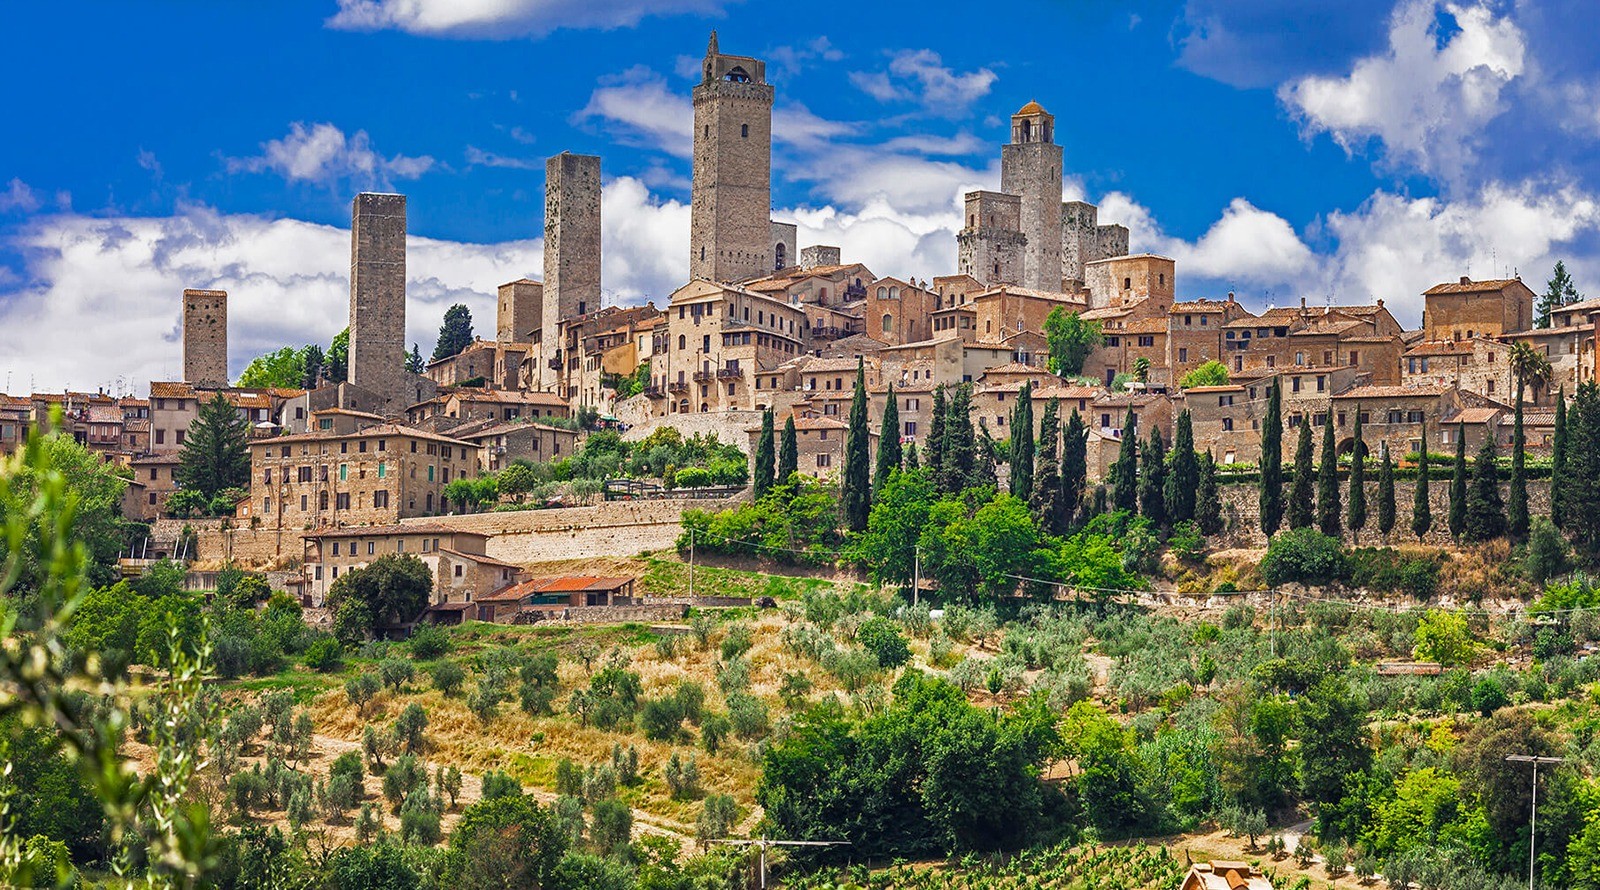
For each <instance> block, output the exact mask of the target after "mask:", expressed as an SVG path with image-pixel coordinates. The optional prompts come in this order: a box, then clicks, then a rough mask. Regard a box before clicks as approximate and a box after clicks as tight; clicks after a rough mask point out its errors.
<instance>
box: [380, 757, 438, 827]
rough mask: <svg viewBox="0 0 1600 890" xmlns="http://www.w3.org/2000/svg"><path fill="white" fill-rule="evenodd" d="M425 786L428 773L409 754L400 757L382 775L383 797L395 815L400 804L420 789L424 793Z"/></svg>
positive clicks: (398, 810)
mask: <svg viewBox="0 0 1600 890" xmlns="http://www.w3.org/2000/svg"><path fill="white" fill-rule="evenodd" d="M427 786H428V771H427V770H426V769H424V768H423V766H422V763H421V762H420V761H418V760H417V758H415V757H413V756H412V755H410V754H402V755H400V756H399V757H398V758H396V759H395V761H394V763H391V764H389V768H388V769H387V770H385V771H384V773H383V797H384V799H385V800H387V801H389V804H390V806H391V807H393V811H394V812H395V813H398V812H400V806H401V804H403V803H404V802H405V801H406V799H407V798H409V797H410V796H411V793H412V792H413V791H416V790H418V789H422V790H423V792H424V793H426V791H427Z"/></svg>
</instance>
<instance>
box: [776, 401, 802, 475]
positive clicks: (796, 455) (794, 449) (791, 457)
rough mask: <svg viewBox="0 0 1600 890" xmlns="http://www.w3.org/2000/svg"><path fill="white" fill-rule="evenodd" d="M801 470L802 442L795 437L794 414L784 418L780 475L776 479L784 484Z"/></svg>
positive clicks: (779, 458) (780, 448)
mask: <svg viewBox="0 0 1600 890" xmlns="http://www.w3.org/2000/svg"><path fill="white" fill-rule="evenodd" d="M799 470H800V443H799V441H798V440H797V439H796V438H795V433H794V415H793V414H791V415H789V416H788V417H786V418H784V419H783V439H782V440H781V441H780V442H779V443H778V476H777V479H775V480H774V481H775V482H776V483H777V484H779V485H782V484H783V483H785V482H788V481H789V477H790V476H793V475H794V474H795V473H797V472H799Z"/></svg>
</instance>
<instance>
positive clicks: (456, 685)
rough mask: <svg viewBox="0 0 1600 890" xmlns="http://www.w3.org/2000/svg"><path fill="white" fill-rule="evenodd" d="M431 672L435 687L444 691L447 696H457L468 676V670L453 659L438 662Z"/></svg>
mask: <svg viewBox="0 0 1600 890" xmlns="http://www.w3.org/2000/svg"><path fill="white" fill-rule="evenodd" d="M429 674H430V675H431V676H432V679H433V688H435V689H437V690H439V691H440V692H441V693H443V694H444V696H445V697H446V698H455V696H456V694H457V693H459V692H460V691H461V684H462V683H463V682H465V680H466V678H467V672H466V671H464V670H462V669H461V665H459V664H456V663H455V662H453V661H441V662H438V663H437V664H435V665H434V666H433V668H432V669H431V670H430V671H429Z"/></svg>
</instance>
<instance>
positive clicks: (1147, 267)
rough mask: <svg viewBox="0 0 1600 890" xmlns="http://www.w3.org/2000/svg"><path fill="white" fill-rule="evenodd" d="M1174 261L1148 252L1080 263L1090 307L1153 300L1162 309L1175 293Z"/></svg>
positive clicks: (1176, 275) (1130, 304) (1175, 268)
mask: <svg viewBox="0 0 1600 890" xmlns="http://www.w3.org/2000/svg"><path fill="white" fill-rule="evenodd" d="M1177 278H1178V272H1177V264H1176V263H1174V262H1173V261H1172V259H1171V258H1170V257H1164V256H1157V255H1155V254H1151V253H1139V254H1133V255H1131V256H1118V257H1111V258H1107V259H1097V260H1090V261H1088V262H1085V263H1084V266H1083V279H1084V285H1083V286H1084V289H1085V290H1087V291H1088V303H1089V308H1090V309H1108V308H1126V307H1128V306H1132V305H1134V304H1136V303H1142V302H1145V301H1147V300H1153V301H1155V303H1156V304H1158V305H1160V306H1161V307H1162V309H1163V311H1165V307H1166V306H1169V305H1171V304H1172V301H1173V300H1174V299H1175V298H1176V294H1177V287H1178V283H1177Z"/></svg>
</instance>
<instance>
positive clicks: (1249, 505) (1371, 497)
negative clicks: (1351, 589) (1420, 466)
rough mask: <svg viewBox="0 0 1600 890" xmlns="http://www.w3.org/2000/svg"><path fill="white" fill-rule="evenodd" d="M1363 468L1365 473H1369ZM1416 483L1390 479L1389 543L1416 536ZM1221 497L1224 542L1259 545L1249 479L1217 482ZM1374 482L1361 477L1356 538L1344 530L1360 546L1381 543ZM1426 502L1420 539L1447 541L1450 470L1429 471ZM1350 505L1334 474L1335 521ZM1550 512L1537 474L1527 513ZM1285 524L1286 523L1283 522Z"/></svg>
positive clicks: (1254, 490) (1256, 498)
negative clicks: (1363, 492) (1429, 521)
mask: <svg viewBox="0 0 1600 890" xmlns="http://www.w3.org/2000/svg"><path fill="white" fill-rule="evenodd" d="M1371 475H1372V474H1371V472H1370V471H1369V474H1368V478H1369V479H1371ZM1416 488H1417V484H1416V482H1414V481H1413V480H1410V479H1396V480H1395V483H1394V530H1393V531H1391V532H1390V533H1389V543H1391V544H1415V543H1419V542H1418V541H1417V536H1416V535H1413V534H1412V533H1411V501H1412V499H1413V498H1414V497H1416ZM1508 488H1509V486H1505V485H1502V486H1501V489H1500V494H1501V497H1502V498H1504V497H1505V496H1506V491H1507V489H1508ZM1220 491H1221V497H1222V516H1223V519H1224V520H1225V521H1226V523H1227V529H1226V530H1225V531H1224V532H1223V534H1222V544H1223V545H1224V546H1227V547H1265V546H1267V539H1266V536H1265V535H1263V534H1261V505H1260V504H1261V500H1260V489H1259V488H1258V487H1257V486H1256V484H1255V483H1253V482H1252V483H1241V484H1238V485H1223V486H1221V487H1220ZM1377 492H1378V486H1377V484H1376V483H1375V482H1372V481H1369V482H1368V483H1367V525H1366V528H1364V529H1362V531H1361V536H1360V539H1359V541H1357V540H1355V539H1354V538H1353V536H1352V535H1351V534H1350V533H1349V532H1348V531H1346V532H1345V533H1344V540H1345V542H1346V543H1359V544H1361V545H1362V546H1369V547H1370V546H1375V545H1377V544H1381V543H1382V538H1381V537H1380V536H1379V534H1378V509H1377V503H1376V501H1375V498H1376V497H1377ZM1288 494H1289V487H1288V486H1287V485H1285V486H1284V497H1285V499H1287V498H1288ZM1428 503H1429V505H1430V506H1431V508H1432V512H1433V527H1432V528H1431V529H1429V530H1428V535H1427V537H1426V538H1424V539H1423V540H1422V541H1421V542H1420V543H1424V544H1434V545H1447V544H1449V543H1450V521H1449V520H1450V476H1449V474H1446V475H1445V476H1444V477H1443V478H1439V477H1438V476H1436V475H1435V476H1431V477H1430V478H1429V480H1428ZM1349 506H1350V487H1349V482H1348V480H1346V479H1340V480H1339V509H1340V516H1341V521H1342V518H1343V516H1344V515H1345V511H1346V510H1348V509H1349ZM1549 514H1550V482H1549V480H1545V479H1539V480H1530V481H1529V482H1528V515H1529V516H1540V515H1544V516H1548V515H1549ZM1285 527H1287V526H1285Z"/></svg>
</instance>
